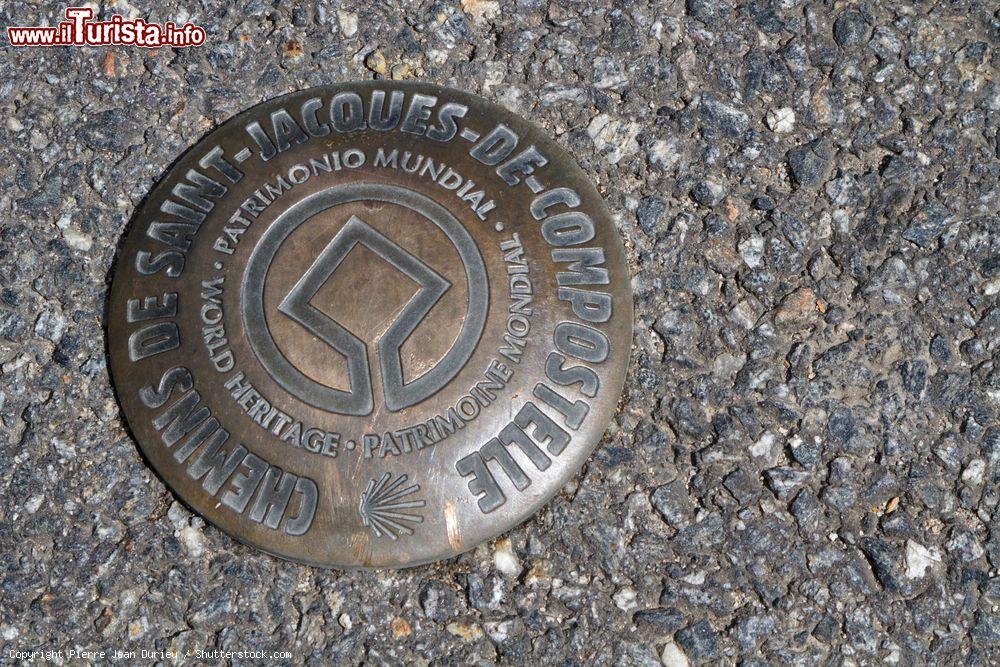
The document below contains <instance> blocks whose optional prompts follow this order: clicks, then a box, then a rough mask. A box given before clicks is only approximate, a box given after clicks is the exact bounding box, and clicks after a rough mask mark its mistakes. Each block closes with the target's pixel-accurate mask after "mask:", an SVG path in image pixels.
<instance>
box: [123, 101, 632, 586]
mask: <svg viewBox="0 0 1000 667" xmlns="http://www.w3.org/2000/svg"><path fill="white" fill-rule="evenodd" d="M631 332H632V300H631V290H630V280H629V276H628V272H627V268H626V266H625V262H624V253H623V250H622V246H621V240H620V239H619V237H618V235H617V232H616V231H615V228H614V226H613V224H612V223H611V221H610V218H609V214H608V211H607V208H606V207H605V206H604V203H603V202H602V201H601V198H600V196H599V195H598V194H597V192H596V190H595V189H594V188H593V186H592V185H591V184H590V183H589V181H588V180H587V178H586V176H585V175H584V174H583V172H582V171H581V170H580V169H579V167H578V166H577V165H576V164H575V163H574V162H573V160H572V158H571V157H570V156H569V155H568V154H567V153H566V152H565V151H564V150H562V149H561V148H559V147H558V146H556V145H555V144H554V143H553V142H552V141H551V140H550V139H548V138H547V137H545V136H544V133H543V132H542V131H540V130H539V129H538V128H537V127H534V126H532V125H530V124H529V123H528V122H527V121H525V120H523V119H521V118H518V117H516V116H514V115H513V114H511V113H509V112H507V111H505V110H503V109H501V108H500V107H498V106H497V105H495V104H491V103H488V102H486V101H485V100H483V99H482V98H477V97H474V96H472V95H470V94H468V93H463V92H460V91H457V90H454V89H446V88H441V87H438V86H432V85H427V84H415V83H405V84H404V83H388V82H387V83H373V82H359V83H353V84H342V85H339V86H326V87H321V88H312V89H309V90H304V91H301V92H298V93H294V94H292V95H288V96H285V97H281V98H279V99H276V100H272V101H270V102H267V103H265V104H261V105H259V106H257V107H254V108H253V109H251V110H249V111H247V112H245V113H243V114H240V115H239V116H237V117H236V118H234V119H232V120H231V121H228V122H226V123H224V124H223V125H222V126H221V127H220V128H219V129H218V130H216V131H214V132H212V133H211V134H209V135H208V136H207V137H205V138H204V139H203V140H202V141H201V142H200V143H199V144H198V145H196V146H194V147H193V148H192V149H191V150H190V151H188V153H187V154H186V155H185V157H184V158H183V159H181V160H180V161H179V162H178V163H177V164H175V165H174V166H173V167H172V168H171V170H170V172H169V173H168V174H167V175H166V176H165V177H164V178H163V179H162V180H161V182H160V184H159V185H158V186H157V188H156V190H155V191H154V192H153V193H152V194H151V195H150V197H149V198H148V199H147V201H146V203H145V204H144V206H143V207H142V208H141V209H140V210H139V212H138V213H137V215H136V216H135V219H134V220H133V222H132V224H131V226H130V229H129V231H128V232H127V239H126V241H125V244H124V246H123V247H122V250H121V252H120V253H119V257H118V260H117V264H116V270H115V273H114V279H113V285H112V292H111V300H110V305H109V308H108V341H109V344H108V346H109V353H110V356H111V370H112V375H113V377H114V379H115V386H116V388H117V391H118V396H119V399H120V401H121V403H122V406H123V408H124V410H125V414H126V415H127V417H128V419H129V424H130V426H131V429H132V431H133V433H134V434H135V436H136V439H137V440H138V442H139V444H140V446H141V447H142V451H143V453H144V454H145V456H146V457H147V458H148V460H149V461H150V463H151V464H152V465H153V467H154V468H155V469H156V470H157V471H158V472H159V473H160V475H161V476H162V477H163V479H164V480H165V481H166V482H167V484H168V485H170V486H171V487H172V488H173V489H175V490H176V492H177V493H178V495H179V496H180V498H182V499H183V500H184V501H185V502H186V503H188V504H189V505H190V506H191V507H193V508H194V509H195V510H196V511H198V512H199V513H201V514H202V515H203V516H205V518H207V519H208V520H210V521H211V522H212V523H214V524H216V525H217V526H219V527H221V528H222V529H223V530H225V531H226V532H229V533H231V534H232V535H234V536H235V537H236V538H238V539H240V540H242V541H245V542H247V543H249V544H252V545H254V546H257V547H259V548H260V549H263V550H265V551H268V552H270V553H274V554H277V555H280V556H284V557H287V558H291V559H295V560H298V561H302V562H305V563H312V564H320V565H331V566H340V567H386V566H407V565H415V564H419V563H424V562H428V561H432V560H438V559H441V558H446V557H449V556H453V555H455V554H458V553H461V552H463V551H466V550H467V549H470V548H472V547H473V546H475V545H477V544H479V543H480V542H482V541H483V540H486V539H488V538H490V537H493V536H496V535H497V534H499V533H501V532H503V531H505V530H507V529H509V528H511V527H512V526H514V525H516V524H517V523H520V522H521V521H522V520H524V519H525V518H526V517H527V516H529V515H531V514H532V513H533V512H534V511H535V510H537V508H538V507H539V506H540V505H541V504H542V503H544V502H545V501H546V500H547V499H548V498H550V497H551V496H552V495H553V494H554V493H556V492H557V491H558V490H559V489H560V488H561V487H562V485H563V484H564V483H565V482H566V481H567V480H568V479H569V478H570V477H571V476H572V475H573V474H574V473H575V472H576V471H577V470H578V469H579V468H580V466H581V465H582V464H583V462H584V461H586V459H587V457H588V456H589V455H590V452H591V451H592V450H593V448H594V447H595V446H596V444H597V442H598V441H599V439H600V437H601V435H602V434H603V432H604V429H605V427H606V426H607V423H608V421H609V419H610V417H611V415H612V413H613V411H614V409H615V407H616V405H617V402H618V398H619V396H620V392H621V387H622V383H623V381H624V375H625V368H626V365H627V361H628V354H629V348H630V346H631V340H632V336H631Z"/></svg>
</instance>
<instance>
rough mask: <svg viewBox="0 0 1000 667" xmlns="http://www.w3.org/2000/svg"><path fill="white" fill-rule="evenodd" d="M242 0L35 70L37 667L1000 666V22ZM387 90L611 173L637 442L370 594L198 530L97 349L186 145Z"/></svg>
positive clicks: (36, 58)
mask: <svg viewBox="0 0 1000 667" xmlns="http://www.w3.org/2000/svg"><path fill="white" fill-rule="evenodd" d="M244 4H245V10H244V11H236V10H234V9H232V8H225V7H223V6H222V5H221V3H220V5H219V6H208V3H205V2H186V3H177V2H175V1H174V0H165V1H163V2H156V3H153V2H148V3H140V2H136V3H135V6H134V7H132V6H130V5H128V4H127V3H125V2H118V3H117V4H115V3H106V6H105V7H104V10H105V11H106V12H108V13H114V12H123V13H126V14H129V13H133V12H134V13H136V14H137V15H138V16H141V17H145V18H148V19H150V20H153V21H165V20H168V19H174V20H178V19H186V18H190V19H191V20H195V21H197V22H199V23H201V24H203V25H205V26H206V28H207V29H208V31H209V33H210V42H209V44H208V45H206V46H204V47H201V48H193V49H189V50H185V51H181V52H175V51H172V50H160V51H155V52H148V51H143V50H140V49H126V48H115V49H111V50H101V49H78V48H73V49H53V50H43V49H21V50H13V49H11V48H9V47H0V108H2V110H3V119H2V122H0V164H2V165H3V166H2V167H0V280H2V287H0V416H2V424H0V435H2V437H0V446H2V451H0V568H2V575H0V585H2V588H0V645H2V650H3V658H6V657H7V656H8V651H9V650H11V649H17V650H30V649H38V648H51V649H56V648H63V649H69V648H71V647H74V646H76V647H82V648H97V649H100V648H104V649H107V650H111V649H114V648H122V649H127V648H136V649H139V650H141V649H146V650H154V649H158V650H164V649H171V650H174V651H178V652H179V653H180V654H181V657H183V655H184V652H185V651H194V650H196V649H201V650H210V649H216V648H218V649H226V650H240V649H260V650H278V649H282V650H289V651H291V652H292V654H293V656H294V658H293V660H294V661H295V662H301V661H305V662H311V663H315V664H320V663H324V662H329V661H335V662H337V663H338V664H352V663H358V662H362V661H366V662H370V663H399V662H416V663H420V664H426V663H428V662H430V663H438V662H443V663H461V664H467V663H476V664H493V663H510V664H540V663H561V664H593V663H600V664H607V665H610V664H616V665H619V664H621V665H635V664H639V665H646V664H648V665H654V664H659V662H660V661H661V660H663V661H664V662H666V663H669V664H683V663H684V661H685V660H687V661H691V662H692V663H694V662H699V661H713V660H721V661H724V662H726V663H734V662H741V663H743V664H761V663H763V662H768V663H779V664H783V663H790V662H791V663H800V664H815V663H816V662H817V661H829V663H832V664H855V663H876V662H883V661H886V662H890V663H891V662H899V663H902V664H912V663H913V662H915V661H917V662H919V661H925V662H929V663H955V662H965V663H968V664H987V663H990V662H993V661H995V660H997V659H1000V612H998V605H1000V577H998V576H997V574H998V572H997V569H998V568H1000V530H998V529H997V528H996V527H995V520H996V514H997V511H998V510H997V504H998V500H1000V493H998V487H997V479H998V475H1000V427H998V410H1000V335H998V331H1000V303H998V298H997V295H998V293H1000V219H998V215H997V211H998V193H1000V191H998V175H1000V159H998V152H1000V145H998V136H997V134H998V124H1000V123H998V121H1000V76H998V70H1000V68H998V63H1000V18H998V15H997V14H996V13H991V12H995V5H992V6H991V3H988V2H976V1H973V0H969V1H963V0H958V1H956V2H951V3H947V4H946V3H927V2H918V3H908V2H903V3H874V2H872V3H862V4H849V3H840V2H838V3H823V4H820V3H809V2H799V1H797V0H776V1H774V2H770V1H769V0H753V1H752V2H749V3H741V4H740V5H739V6H734V5H733V4H731V3H729V2H725V1H723V0H687V2H677V1H675V2H664V3H650V4H644V3H630V2H620V3H612V2H609V1H608V0H587V1H586V2H584V1H580V2H568V1H565V0H563V1H559V2H551V3H549V2H544V1H542V0H517V1H516V2H511V1H509V0H503V1H502V2H500V3H499V4H498V3H497V2H490V1H488V0H463V2H462V6H461V7H456V6H452V5H451V4H450V3H446V2H437V3H428V2H420V3H403V2H385V3H378V4H375V3H372V4H371V5H367V6H362V5H361V4H358V3H353V2H346V1H345V2H343V3H342V5H338V3H336V2H328V1H322V0H321V1H320V2H317V3H315V8H312V9H306V8H300V9H293V8H292V5H293V4H296V3H287V2H283V3H278V2H263V1H261V0H251V1H250V2H249V3H244ZM302 4H303V5H306V4H310V3H302ZM57 5H58V3H52V4H51V5H50V6H51V7H52V10H50V11H49V12H48V13H47V14H46V15H41V14H40V13H39V11H40V10H39V9H38V8H37V7H36V6H35V3H27V2H13V3H10V2H7V3H4V4H3V5H2V6H0V24H2V25H3V26H7V25H11V24H15V25H16V24H22V25H23V24H28V25H30V24H37V23H42V24H51V23H54V22H55V21H56V20H58V18H59V15H58V14H57V12H58V13H59V14H61V12H62V6H61V5H58V6H57ZM374 76H388V77H403V78H406V77H419V78H423V79H426V80H429V81H434V82H438V83H443V84H447V85H452V86H456V87H459V88H464V89H467V90H471V91H473V92H476V93H479V94H481V95H484V96H486V97H487V98H490V99H493V100H496V101H498V102H500V103H501V104H504V105H506V106H507V107H509V108H511V109H512V110H514V111H516V112H518V113H521V114H523V115H525V116H527V117H529V118H531V119H533V120H535V121H536V122H538V123H539V124H541V125H542V126H543V127H545V128H546V129H547V130H548V131H549V132H550V133H552V134H553V135H556V136H557V137H558V138H559V141H560V142H561V143H562V145H563V146H565V147H566V148H568V149H569V150H571V151H572V152H573V153H574V154H575V155H576V156H577V157H578V159H579V160H580V162H581V164H582V165H583V166H584V168H585V169H586V170H587V171H588V173H590V174H591V175H592V177H593V178H594V179H595V181H597V183H598V184H599V187H600V189H601V191H602V192H603V193H604V195H605V196H606V198H607V200H608V203H609V205H610V206H611V209H612V211H613V212H614V214H615V219H616V222H617V224H618V226H619V228H620V230H621V233H622V235H623V236H624V238H625V239H626V245H627V250H628V256H629V262H630V266H631V267H632V270H633V275H634V286H635V293H636V304H637V316H636V322H635V340H636V344H635V350H634V354H633V364H632V368H631V371H630V374H629V380H628V384H627V387H626V393H625V398H624V401H623V404H622V408H621V410H620V412H619V414H618V416H617V418H616V420H615V422H614V423H613V424H612V425H611V426H610V428H609V431H608V435H607V437H606V439H605V442H604V443H603V445H602V447H601V448H600V449H599V450H598V451H597V452H596V453H595V455H594V457H593V458H592V459H591V461H590V463H589V464H588V465H587V466H586V468H585V470H584V472H583V473H582V475H581V476H580V477H579V478H578V481H577V482H574V483H572V484H570V485H569V486H568V487H567V488H566V489H565V490H564V492H563V493H562V494H561V495H560V496H559V497H557V499H555V500H554V501H553V502H552V503H550V505H549V506H548V507H547V508H545V509H544V510H543V511H542V512H541V513H540V514H539V515H537V516H536V517H535V518H533V519H532V520H530V521H529V522H528V523H526V524H525V525H523V526H522V527H520V528H518V529H517V530H515V531H513V532H512V533H511V534H510V535H509V536H508V537H507V538H504V539H501V540H499V541H497V542H495V543H493V544H489V545H484V546H481V547H479V548H478V549H476V550H474V551H472V552H470V553H468V554H466V555H464V556H462V557H460V558H457V559H454V560H452V561H448V562H443V563H439V564H437V565H433V566H427V567H421V568H418V569H415V570H409V571H402V572H376V573H340V572H332V571H322V570H316V569H312V568H308V567H302V566H298V565H293V564H289V563H285V562H281V561H278V560H275V559H273V558H271V557H268V556H265V555H262V554H260V553H257V552H255V551H253V550H251V549H248V548H245V547H243V546H240V545H239V544H236V543H234V542H233V541H232V540H231V539H230V538H228V537H226V536H225V535H223V534H221V533H220V532H219V531H217V530H215V529H213V528H211V527H210V526H206V525H204V523H203V522H202V521H201V520H200V519H199V518H197V517H195V516H192V515H191V514H190V513H189V512H188V511H187V510H186V509H184V508H183V507H182V506H180V505H179V504H178V503H177V502H176V500H175V499H174V497H173V496H172V495H171V493H170V492H169V491H168V490H167V489H166V488H165V487H164V486H163V484H162V483H161V482H160V481H159V480H158V479H157V477H156V476H155V475H154V474H152V473H151V472H150V471H149V470H148V469H147V467H146V466H145V465H144V463H143V461H142V460H141V458H140V456H139V453H138V450H137V448H136V446H135V445H134V444H133V442H132V441H131V440H130V439H129V437H128V435H127V434H126V432H125V430H124V428H123V423H122V420H121V416H120V414H119V410H118V406H117V404H116V402H115V399H114V397H113V394H112V391H111V388H110V386H109V381H108V374H107V369H106V367H105V360H104V353H105V350H104V344H105V343H104V334H103V329H102V317H103V310H104V305H105V296H106V291H107V274H108V271H109V268H110V266H111V263H112V260H113V258H114V253H115V247H116V243H117V242H118V239H119V237H120V235H121V232H122V230H123V228H124V226H125V224H126V222H127V221H128V219H129V218H130V216H131V215H132V213H133V211H134V210H135V207H136V205H137V204H138V203H139V202H140V201H141V199H142V197H143V196H144V195H145V194H146V193H147V192H148V190H149V189H150V187H151V185H152V184H153V183H154V181H155V180H156V179H157V178H158V177H159V176H161V175H162V174H163V172H164V170H165V169H166V168H167V167H168V166H169V165H170V164H171V162H172V161H173V160H174V159H175V158H176V157H177V156H178V155H179V154H180V153H181V152H182V151H183V150H184V149H185V148H186V147H187V146H189V145H190V144H191V143H193V142H195V141H196V140H197V139H198V138H199V137H200V136H201V135H202V134H204V133H205V132H206V131H208V130H209V129H210V128H212V127H213V126H215V125H217V124H219V123H221V122H223V121H225V120H226V119H227V118H228V117H230V116H232V115H233V114H235V113H236V112H238V111H240V110H242V109H244V108H246V107H248V106H251V105H253V104H255V103H257V102H259V101H261V100H264V99H267V98H269V97H273V96H276V95H279V94H282V93H285V92H288V91H292V90H295V89H299V88H304V87H307V86H311V85H316V84H321V83H329V82H335V81H344V80H352V79H362V78H371V77H374ZM238 662H244V663H245V662H249V661H246V660H244V661H239V660H238Z"/></svg>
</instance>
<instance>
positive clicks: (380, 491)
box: [358, 472, 427, 540]
mask: <svg viewBox="0 0 1000 667" xmlns="http://www.w3.org/2000/svg"><path fill="white" fill-rule="evenodd" d="M407 479H409V478H408V477H407V476H406V475H400V476H399V477H398V478H397V479H396V480H395V481H393V480H392V473H388V472H387V473H385V474H384V475H382V477H380V478H379V479H378V480H375V479H373V480H371V481H369V482H368V486H367V487H366V488H365V490H364V493H362V494H361V502H360V503H359V504H358V514H360V515H361V520H362V521H363V522H364V524H365V525H366V526H368V527H369V528H371V529H372V532H373V533H375V536H376V537H388V538H389V539H390V540H395V539H396V538H398V537H399V534H400V533H404V534H406V535H412V534H413V529H412V528H410V527H409V526H407V525H406V523H423V521H424V517H423V516H421V515H420V514H415V513H411V512H406V511H404V510H413V509H416V508H418V507H423V506H424V505H426V504H427V503H425V502H424V501H423V500H406V497H407V496H412V495H413V494H414V493H416V492H417V491H419V490H420V485H419V484H411V485H409V486H406V481H407Z"/></svg>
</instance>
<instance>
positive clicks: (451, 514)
mask: <svg viewBox="0 0 1000 667" xmlns="http://www.w3.org/2000/svg"><path fill="white" fill-rule="evenodd" d="M444 524H445V528H446V529H447V531H448V544H450V545H451V548H452V549H454V550H455V551H462V550H464V545H463V544H462V533H461V531H460V530H459V529H458V512H456V511H455V505H454V503H452V502H451V501H450V500H447V501H445V503H444Z"/></svg>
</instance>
